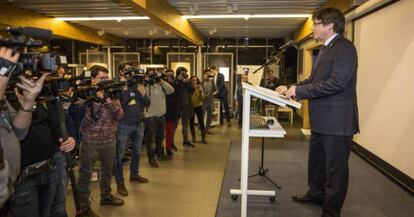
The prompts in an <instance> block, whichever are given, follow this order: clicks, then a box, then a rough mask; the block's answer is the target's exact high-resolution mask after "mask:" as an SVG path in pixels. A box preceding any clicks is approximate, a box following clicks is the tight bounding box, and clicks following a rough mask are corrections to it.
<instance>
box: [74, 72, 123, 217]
mask: <svg viewBox="0 0 414 217" xmlns="http://www.w3.org/2000/svg"><path fill="white" fill-rule="evenodd" d="M90 71H91V77H92V85H93V86H96V85H97V84H98V83H99V82H101V81H104V80H107V79H108V69H106V68H105V67H102V66H98V65H94V66H92V67H91V68H90ZM96 97H97V98H98V99H99V102H95V101H93V102H88V103H89V105H88V108H87V109H86V112H85V116H84V117H83V120H82V123H81V127H80V132H81V135H82V138H81V145H80V169H79V181H78V187H79V203H80V208H81V210H82V212H81V213H80V215H81V216H85V215H86V216H88V215H96V214H94V213H93V211H92V210H91V209H90V205H89V196H90V189H89V185H90V182H91V175H92V169H93V165H94V162H95V158H96V157H98V158H99V160H100V162H101V168H102V175H101V176H100V177H99V179H100V180H99V187H100V191H101V201H100V205H113V206H120V205H123V204H124V201H123V200H122V199H119V198H116V197H114V196H113V195H112V194H111V178H112V169H113V168H112V167H113V159H114V156H115V140H116V133H117V122H118V121H119V120H120V119H121V118H122V117H123V114H124V113H123V110H122V108H121V105H120V103H119V101H118V100H111V99H110V98H107V97H105V93H104V91H102V90H99V91H98V92H97V93H96Z"/></svg>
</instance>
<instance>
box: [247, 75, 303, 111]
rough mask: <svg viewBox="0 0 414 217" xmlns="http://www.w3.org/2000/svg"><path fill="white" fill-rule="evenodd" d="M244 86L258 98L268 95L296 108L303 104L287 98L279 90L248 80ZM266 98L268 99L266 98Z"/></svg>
mask: <svg viewBox="0 0 414 217" xmlns="http://www.w3.org/2000/svg"><path fill="white" fill-rule="evenodd" d="M242 84H243V88H246V89H248V90H250V91H252V93H253V95H255V96H256V97H258V98H262V97H260V96H266V97H269V98H271V99H274V100H276V101H279V102H281V103H283V104H286V105H289V106H292V107H294V108H297V109H300V107H301V106H302V104H300V103H299V102H297V101H295V100H293V99H290V98H287V97H286V96H285V95H282V94H279V93H278V92H276V91H274V90H270V89H267V88H264V87H260V86H255V85H251V84H248V83H246V82H243V83H242ZM263 99H265V98H263ZM265 100H266V99H265Z"/></svg>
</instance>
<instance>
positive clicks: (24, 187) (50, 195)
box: [11, 91, 76, 217]
mask: <svg viewBox="0 0 414 217" xmlns="http://www.w3.org/2000/svg"><path fill="white" fill-rule="evenodd" d="M16 95H17V97H18V98H19V101H20V100H21V99H22V96H21V95H19V93H18V92H17V91H16ZM57 106H58V105H57V103H56V101H51V102H48V101H41V102H37V103H36V109H35V110H34V111H33V117H32V124H31V126H30V128H29V132H28V134H27V136H26V138H25V139H24V140H22V142H21V149H22V159H21V172H20V182H19V183H18V184H17V185H16V191H15V193H14V195H13V197H12V200H11V204H12V214H13V216H15V217H20V216H22V217H24V216H49V215H51V214H52V213H53V215H52V216H66V210H65V209H64V207H63V208H62V207H59V210H54V209H52V208H53V206H52V205H53V203H54V202H55V201H54V200H55V198H56V196H57V194H62V193H63V192H62V189H60V187H61V186H60V185H61V184H62V183H61V180H60V174H59V173H60V172H62V171H59V169H61V168H58V167H57V164H56V162H55V160H54V155H55V152H60V151H62V152H70V151H72V150H73V149H74V148H75V144H76V142H75V139H74V138H73V137H68V138H67V139H66V140H65V141H63V138H62V137H63V136H62V133H61V128H60V122H59V116H58V108H57ZM58 189H59V192H58ZM59 196H63V195H59Z"/></svg>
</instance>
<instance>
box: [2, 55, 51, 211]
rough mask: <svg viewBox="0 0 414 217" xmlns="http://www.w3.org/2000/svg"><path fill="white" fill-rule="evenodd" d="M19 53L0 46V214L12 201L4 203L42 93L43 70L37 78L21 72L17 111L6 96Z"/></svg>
mask: <svg viewBox="0 0 414 217" xmlns="http://www.w3.org/2000/svg"><path fill="white" fill-rule="evenodd" d="M18 59H19V54H18V53H14V52H13V49H11V48H6V47H0V108H1V111H0V207H1V211H0V216H4V215H6V214H7V213H8V208H10V207H9V205H10V204H9V203H8V204H5V203H6V201H7V200H8V198H9V196H10V195H11V194H12V193H13V190H14V189H13V185H14V182H15V180H16V179H17V177H18V175H19V173H20V163H21V158H20V154H21V152H20V143H19V139H23V138H24V137H25V136H26V135H27V132H28V128H29V126H30V124H31V120H32V108H33V105H34V104H35V99H36V97H37V95H38V94H39V93H40V91H41V89H42V86H43V81H44V79H45V77H46V76H47V74H44V75H43V76H42V77H41V78H40V79H38V80H37V81H32V80H29V79H26V78H24V77H22V76H19V79H20V81H21V83H17V84H16V86H18V87H20V88H21V89H22V90H23V96H22V97H21V105H20V108H19V111H18V112H16V111H15V110H14V109H13V108H12V107H11V105H10V104H9V103H8V102H7V100H6V99H5V91H6V88H7V86H8V83H9V80H10V78H11V77H12V76H17V75H18V74H19V73H20V72H19V69H18V65H17V64H16V63H17V61H18Z"/></svg>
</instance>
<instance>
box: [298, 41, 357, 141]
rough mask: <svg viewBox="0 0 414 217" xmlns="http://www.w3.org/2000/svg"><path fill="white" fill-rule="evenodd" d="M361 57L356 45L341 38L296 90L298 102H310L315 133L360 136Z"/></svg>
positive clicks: (329, 48)
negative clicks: (357, 93) (359, 63)
mask: <svg viewBox="0 0 414 217" xmlns="http://www.w3.org/2000/svg"><path fill="white" fill-rule="evenodd" d="M357 65H358V63H357V53H356V49H355V46H354V45H353V43H352V42H350V41H349V40H347V39H346V38H344V37H343V36H342V35H337V36H336V37H335V38H334V39H333V40H332V41H331V42H330V43H329V45H327V48H326V49H325V51H324V52H323V54H322V55H321V56H320V57H319V60H318V61H317V63H316V65H315V66H314V67H313V70H312V75H311V76H310V77H309V78H308V79H306V80H304V81H302V82H300V83H299V84H298V86H297V87H296V97H297V99H309V120H310V127H311V130H312V132H315V133H320V134H325V135H334V136H351V135H354V134H356V133H358V132H359V124H358V106H357V97H356V80H357Z"/></svg>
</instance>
